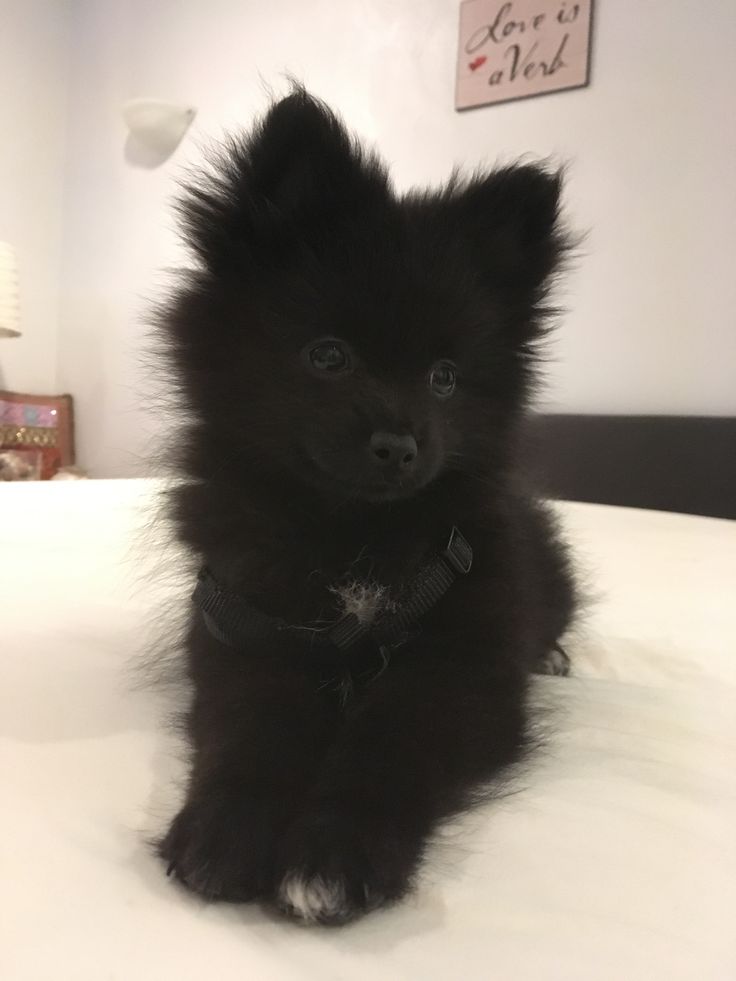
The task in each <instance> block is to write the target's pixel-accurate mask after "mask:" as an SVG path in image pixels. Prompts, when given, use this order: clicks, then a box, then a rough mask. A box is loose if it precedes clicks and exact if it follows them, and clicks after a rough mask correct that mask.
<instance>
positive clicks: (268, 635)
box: [192, 527, 473, 666]
mask: <svg viewBox="0 0 736 981" xmlns="http://www.w3.org/2000/svg"><path fill="white" fill-rule="evenodd" d="M472 564H473V549H472V548H471V546H470V544H469V543H468V542H467V540H466V539H465V538H464V537H463V536H462V534H461V533H460V531H459V530H458V529H457V528H455V527H454V528H453V529H452V532H451V534H450V538H449V541H448V542H447V545H446V546H445V547H444V548H443V549H442V550H440V551H439V552H437V553H436V554H435V555H434V556H433V557H432V558H431V559H429V560H428V561H427V562H426V563H425V564H424V565H423V566H422V568H421V569H420V570H419V572H418V573H417V575H416V576H415V577H414V578H413V579H412V580H410V582H409V583H408V584H407V585H406V587H405V588H404V590H402V593H403V595H405V597H406V598H405V599H404V600H403V602H401V603H400V604H399V605H398V606H396V607H393V608H392V610H391V612H389V613H386V614H384V615H383V616H381V617H380V618H379V619H378V620H377V621H376V622H374V623H367V624H366V623H363V622H361V620H360V619H359V618H358V616H357V615H356V614H355V613H347V614H345V615H344V616H342V617H341V618H340V619H339V620H338V621H337V622H335V623H332V624H330V625H329V626H326V627H310V626H302V625H299V624H290V623H287V622H286V621H285V620H282V619H280V618H279V617H274V616H270V615H269V614H267V613H263V612H262V611H261V610H259V609H258V608H257V607H256V606H254V605H253V603H251V601H250V600H249V599H247V598H245V597H244V596H240V595H238V594H237V593H234V592H231V591H230V590H228V589H227V588H225V587H224V586H222V585H221V584H220V583H219V582H218V581H217V579H215V577H214V576H213V575H212V573H211V572H210V571H209V569H207V568H204V569H202V571H201V572H200V573H199V577H198V580H197V586H196V589H195V590H194V594H193V596H192V599H193V600H194V603H195V604H196V605H197V607H198V608H199V609H200V610H201V612H202V616H203V619H204V622H205V625H206V626H207V629H208V630H209V632H210V634H211V635H212V636H213V637H215V638H216V640H218V641H220V642H221V643H223V644H227V645H228V646H229V647H232V648H235V649H239V648H246V647H248V646H250V645H252V644H253V643H254V642H258V641H265V640H273V639H275V638H278V637H283V638H284V639H286V638H290V639H292V640H297V641H299V642H301V643H302V644H303V645H304V646H306V647H308V648H310V650H313V649H315V648H317V649H321V650H326V651H331V652H334V653H340V654H344V653H345V652H347V651H349V650H350V649H351V648H352V647H354V646H355V645H356V644H357V643H358V642H359V641H362V640H365V639H370V640H371V641H372V642H373V643H374V644H375V645H376V647H377V649H378V651H379V653H380V655H381V658H382V660H383V664H384V666H385V664H386V663H387V662H388V658H389V655H390V654H391V652H392V651H393V650H395V649H397V648H398V647H400V646H401V645H402V644H403V643H405V642H406V640H407V639H408V637H409V631H410V628H412V627H414V626H415V625H416V623H417V622H418V621H419V620H420V619H421V618H422V617H423V616H424V615H425V613H427V612H428V611H429V610H430V609H431V608H432V607H433V606H434V605H435V604H436V603H437V602H438V600H440V599H441V597H442V596H444V595H445V593H446V592H447V591H448V589H449V588H450V587H451V586H452V584H453V583H454V582H455V581H456V579H458V577H459V576H465V575H467V574H468V573H469V572H470V568H471V566H472Z"/></svg>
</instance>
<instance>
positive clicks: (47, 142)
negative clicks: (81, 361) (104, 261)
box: [0, 0, 69, 394]
mask: <svg viewBox="0 0 736 981" xmlns="http://www.w3.org/2000/svg"><path fill="white" fill-rule="evenodd" d="M68 59H69V4H68V3H67V2H64V0H0V241H5V242H10V244H11V245H13V246H15V248H16V250H17V252H18V265H19V275H20V286H21V290H22V302H21V329H22V331H23V336H22V337H21V338H19V339H17V340H2V341H0V388H2V387H6V388H12V389H13V390H15V391H35V392H42V393H45V394H51V393H53V392H54V391H55V389H56V382H57V378H56V345H57V338H58V333H59V266H60V261H61V214H62V191H63V171H64V153H65V143H66V139H65V136H66V108H67V106H66V83H67V69H68Z"/></svg>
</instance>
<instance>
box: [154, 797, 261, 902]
mask: <svg viewBox="0 0 736 981" xmlns="http://www.w3.org/2000/svg"><path fill="white" fill-rule="evenodd" d="M274 840H275V839H274V831H273V822H272V818H271V812H270V808H268V807H266V806H264V805H263V804H261V803H258V802H253V801H244V800H241V799H235V800H232V799H231V800H228V799H224V800H221V801H219V802H217V803H215V802H213V801H208V800H200V801H190V802H189V803H187V804H186V805H185V806H184V807H183V808H182V810H181V811H180V812H179V813H178V814H177V816H176V817H175V818H174V820H173V822H172V824H171V827H170V828H169V830H168V832H167V834H166V835H165V836H164V837H163V839H162V840H161V841H160V842H159V843H158V852H159V855H160V856H161V858H162V859H163V860H164V861H165V862H166V865H167V875H173V876H175V877H176V878H177V879H178V880H179V881H180V882H181V883H182V884H183V885H185V886H186V887H187V888H188V889H191V890H192V891H193V892H196V893H199V895H201V896H203V897H204V898H205V899H220V900H225V901H229V902H248V901H250V900H253V899H256V898H258V897H259V896H261V895H262V894H263V893H264V892H265V891H266V888H267V886H268V884H269V882H270V880H271V876H272V874H273V855H274Z"/></svg>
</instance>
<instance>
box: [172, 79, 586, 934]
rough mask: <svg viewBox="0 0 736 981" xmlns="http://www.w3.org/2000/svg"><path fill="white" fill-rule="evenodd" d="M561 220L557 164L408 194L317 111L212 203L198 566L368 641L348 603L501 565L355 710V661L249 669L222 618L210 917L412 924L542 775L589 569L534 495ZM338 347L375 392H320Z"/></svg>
mask: <svg viewBox="0 0 736 981" xmlns="http://www.w3.org/2000/svg"><path fill="white" fill-rule="evenodd" d="M559 195H560V176H559V174H557V173H554V172H550V171H549V170H548V169H545V168H544V167H539V166H529V165H519V166H511V167H506V168H503V169H499V170H495V171H493V172H491V173H487V174H478V175H477V176H474V177H472V178H471V179H468V180H465V181H463V180H460V179H458V178H453V179H452V180H451V181H450V182H449V184H448V185H447V186H446V187H445V188H444V189H442V190H439V191H436V192H434V191H432V192H416V193H409V194H405V195H399V194H397V193H395V192H394V191H393V190H392V187H391V185H390V183H389V180H388V177H387V174H386V171H385V169H384V167H383V165H382V164H381V163H380V162H379V161H378V160H377V159H376V158H375V157H374V156H372V155H370V154H368V153H366V152H365V151H364V150H362V149H361V148H360V147H359V146H358V145H357V144H356V143H355V142H354V141H353V140H352V139H351V138H350V136H349V135H348V134H347V133H346V131H345V129H344V128H343V126H342V125H341V123H340V122H339V121H338V120H337V119H336V117H335V116H334V115H333V114H332V113H331V112H330V111H329V109H328V108H327V107H326V106H324V105H323V104H322V103H320V102H319V101H317V100H315V99H313V98H312V97H310V96H309V95H308V94H307V93H305V92H304V91H303V90H301V89H296V90H295V91H294V92H293V93H292V94H291V95H290V96H289V97H288V98H285V99H284V100H282V101H280V102H278V103H277V104H275V105H274V106H273V107H272V108H271V109H270V111H269V112H268V113H267V115H266V116H265V118H264V119H263V120H262V121H261V122H260V123H259V124H258V125H257V126H256V127H255V129H254V130H253V131H252V132H251V133H250V135H248V136H247V137H244V138H242V139H236V140H233V141H232V142H231V143H230V144H229V145H228V146H227V147H225V148H224V149H223V151H222V154H221V156H220V158H219V159H218V160H217V162H216V164H215V167H214V169H213V171H212V172H211V173H209V174H208V175H207V176H205V177H202V178H201V179H199V180H197V181H195V182H194V183H193V184H192V185H191V186H190V187H189V188H188V190H187V193H186V196H185V198H184V200H183V202H182V204H181V213H182V217H183V226H184V230H185V235H186V239H187V241H188V244H189V246H190V247H191V249H192V251H193V253H194V255H195V256H196V259H197V268H196V270H194V271H191V272H190V273H187V274H186V276H185V278H184V280H183V281H182V284H181V285H180V287H179V289H178V291H177V293H176V295H175V297H174V298H173V300H172V301H171V303H170V304H169V306H168V307H167V309H166V312H165V315H164V317H163V319H162V327H163V330H164V334H165V338H166V342H167V348H168V352H169V355H170V358H171V361H172V364H173V366H174V370H175V374H176V377H177V378H178V380H179V382H180V388H181V392H182V394H183V397H184V400H185V403H186V406H187V408H188V410H189V411H190V414H191V424H190V425H189V427H188V430H187V432H186V433H185V435H184V437H183V444H182V452H181V463H180V467H181V473H182V476H183V477H184V480H183V481H182V482H181V484H180V485H179V486H178V489H176V491H175V492H174V495H173V501H172V507H173V515H174V518H175V521H176V524H177V527H178V532H179V535H180V537H181V539H182V541H183V542H185V543H186V544H187V545H188V546H189V547H190V548H191V549H192V550H194V552H195V553H196V554H197V555H198V556H200V557H201V559H202V561H203V562H204V563H206V564H207V565H208V566H209V567H210V568H211V569H212V570H213V571H214V573H215V575H216V576H217V577H218V578H219V579H220V580H221V581H223V582H224V583H226V584H227V585H228V586H229V587H230V588H231V589H232V590H235V591H237V592H239V593H241V594H242V595H245V596H248V597H251V598H252V600H253V602H254V603H256V604H257V605H258V606H259V607H260V608H261V609H262V610H264V611H265V612H267V613H269V614H273V615H277V616H279V617H282V618H284V619H286V620H288V621H290V622H292V623H299V624H310V623H311V624H314V623H325V622H329V621H330V620H332V619H336V618H337V617H339V615H340V612H341V610H340V605H339V600H338V599H337V598H336V596H335V594H334V593H333V592H332V591H331V589H330V587H333V586H334V585H335V584H336V583H340V582H341V581H343V582H344V581H345V580H346V578H347V579H355V580H358V581H359V582H364V581H365V582H370V583H378V584H380V585H382V586H383V587H385V590H386V591H387V592H384V596H386V595H388V596H394V597H395V596H398V595H399V594H400V591H401V587H402V584H404V583H405V582H406V580H407V579H408V578H409V577H411V576H412V575H414V574H415V573H416V571H417V569H418V568H419V567H420V566H421V564H422V563H423V561H425V560H426V558H427V557H429V556H430V555H432V553H433V552H434V551H435V550H436V549H437V548H438V547H441V546H442V545H443V544H444V542H445V541H446V538H447V536H448V534H449V530H450V529H451V527H452V526H453V525H458V526H459V527H460V529H461V530H462V532H463V533H464V535H465V536H466V538H468V539H469V541H470V542H471V544H472V546H473V549H474V552H475V561H474V565H473V569H472V572H471V573H470V574H469V575H468V576H467V577H465V578H464V579H462V580H461V581H458V582H457V583H456V584H455V585H454V586H453V587H452V589H451V590H450V591H449V592H448V593H447V594H446V596H445V597H444V598H443V599H442V600H441V601H440V602H439V604H438V605H437V606H436V607H435V608H434V610H432V611H431V612H430V614H428V615H427V616H426V617H425V619H424V621H423V623H422V626H421V631H420V633H419V635H418V636H416V637H415V638H414V639H412V640H411V641H410V642H409V643H408V644H407V645H406V646H405V647H404V648H402V649H401V650H399V651H398V652H396V653H395V654H394V655H393V657H392V659H391V661H390V663H389V665H388V667H387V668H386V670H385V671H383V673H382V674H380V676H378V677H372V675H373V673H372V672H371V673H370V678H365V677H360V676H356V677H355V678H354V682H355V684H354V689H353V692H352V695H351V697H350V698H349V699H348V700H347V703H345V702H344V699H342V698H341V696H340V694H338V691H340V692H342V694H343V695H344V691H345V689H344V686H342V687H340V686H337V685H335V684H333V683H332V682H333V681H335V680H336V679H338V678H341V677H343V678H344V676H345V675H344V673H345V670H346V669H349V667H350V660H349V659H348V663H347V664H345V663H340V658H339V657H337V656H336V657H335V662H334V665H332V668H329V667H328V670H326V669H325V664H324V661H323V659H322V658H320V659H319V660H317V659H316V658H315V659H314V660H312V659H311V658H310V656H309V653H308V651H306V650H305V648H304V647H303V646H302V645H301V644H295V643H293V642H291V641H281V642H276V641H270V642H264V643H263V644H260V645H258V646H257V648H256V647H255V645H254V647H253V649H249V650H234V649H231V648H230V647H228V646H225V645H223V644H221V643H219V642H218V641H216V640H215V639H213V637H212V636H211V635H210V633H209V632H208V630H207V629H206V627H205V625H204V624H203V622H202V619H201V615H200V614H199V613H198V612H197V611H195V610H193V611H192V614H191V626H190V629H189V634H188V640H187V645H186V657H187V664H188V672H189V676H190V678H191V681H192V683H193V688H194V698H193V704H192V708H191V712H190V715H189V717H188V734H189V739H190V741H191V746H192V749H193V761H192V769H191V777H190V783H189V788H188V793H187V799H186V802H185V804H184V807H183V809H182V811H181V812H180V813H179V815H178V816H177V817H176V818H175V820H174V821H173V823H172V825H171V828H170V830H169V831H168V833H167V834H166V835H165V837H164V838H163V840H162V842H161V843H160V853H161V855H162V856H163V858H164V859H165V861H166V863H167V865H168V866H169V868H170V870H171V871H172V872H173V873H174V874H175V875H176V876H177V877H178V878H179V879H180V880H181V881H182V882H183V883H185V884H186V885H187V886H189V887H190V888H191V889H193V890H195V891H196V892H198V893H201V894H202V895H203V896H206V897H208V898H212V899H224V900H251V899H255V898H261V899H265V900H266V901H273V902H275V903H276V904H277V905H279V906H280V907H281V908H282V909H285V910H286V911H287V912H291V913H293V914H295V915H298V916H302V917H304V918H306V919H312V920H317V921H320V922H344V921H345V920H348V919H350V918H352V917H354V916H356V915H359V914H360V913H361V912H364V911H366V910H368V909H371V908H374V907H376V906H378V905H381V904H383V903H386V902H389V901H392V900H396V899H397V898H399V897H401V896H402V895H403V894H404V893H405V892H406V891H407V889H408V888H409V887H410V885H411V882H412V877H413V874H414V873H415V871H416V869H417V867H418V864H419V862H420V860H421V857H422V853H423V849H424V847H425V843H426V841H427V839H428V836H429V835H430V833H431V832H432V830H433V829H434V828H435V827H436V825H437V824H438V822H439V821H441V820H442V819H443V818H445V817H447V816H448V815H451V814H453V813H455V812H457V811H458V810H461V809H463V808H465V807H467V806H469V804H470V803H471V802H472V801H473V800H474V799H475V798H476V796H477V795H478V793H479V792H480V791H481V790H482V789H483V788H484V787H486V786H487V785H488V783H489V781H491V780H492V778H494V777H495V776H496V775H497V774H499V772H500V771H501V770H502V768H504V767H506V766H507V765H508V764H510V763H513V762H514V761H516V760H517V759H519V757H520V755H521V753H522V751H523V747H524V742H525V733H526V732H527V718H526V708H525V694H526V691H527V684H528V675H529V672H530V671H531V670H533V668H534V666H535V664H536V662H538V661H539V660H540V659H544V658H545V657H546V656H547V655H548V653H549V652H550V651H551V650H552V649H553V648H554V645H555V644H556V642H557V640H558V638H559V637H560V636H561V634H562V633H563V632H564V631H565V629H566V628H567V627H568V625H569V623H570V620H571V617H572V614H573V608H574V590H573V586H572V580H571V575H570V572H569V568H568V562H567V558H566V553H565V549H564V547H563V546H562V545H561V544H560V542H559V540H558V537H557V534H556V532H555V530H554V527H553V524H552V521H551V519H550V516H549V515H548V513H547V512H546V511H545V509H544V507H542V506H541V505H540V503H538V502H537V501H536V500H535V499H534V497H533V496H531V495H530V494H529V492H528V491H526V490H524V489H523V488H522V484H521V481H520V480H519V478H518V476H517V473H516V445H517V431H518V428H519V423H520V420H521V418H522V415H523V412H524V410H525V405H526V402H527V398H528V394H529V392H530V387H531V385H532V383H533V369H534V360H535V344H536V342H537V341H538V340H539V339H540V337H541V336H542V334H543V331H544V329H545V324H546V321H547V318H548V315H549V314H550V313H551V310H550V309H549V308H548V306H547V297H548V292H549V288H550V284H551V283H552V280H553V277H554V276H555V274H556V272H557V271H558V269H559V267H560V263H561V260H562V258H563V257H564V254H565V250H566V239H565V236H564V235H563V232H562V230H561V228H560V223H559V215H558V212H559ZM326 337H327V338H339V339H341V340H342V342H344V344H345V345H346V346H347V348H348V349H349V351H350V357H351V370H349V371H344V372H339V373H329V372H324V371H322V372H319V371H317V370H316V369H315V368H314V367H312V365H311V363H310V361H309V356H308V352H309V351H310V350H311V349H312V348H313V347H314V346H315V344H316V342H318V341H319V340H320V339H323V338H326ZM441 359H448V360H450V361H452V362H454V363H455V364H456V365H457V369H458V381H457V387H456V389H455V391H454V393H453V394H452V395H450V396H449V397H446V398H441V397H439V396H438V395H437V394H435V393H434V392H433V391H432V390H431V389H430V386H429V384H428V377H429V373H430V369H431V367H432V365H433V364H434V363H436V362H437V361H439V360H441ZM377 431H379V432H388V433H392V434H399V435H405V434H411V435H413V437H414V438H415V440H416V444H417V447H418V455H417V458H416V460H415V461H414V464H413V465H412V467H411V468H410V470H409V472H408V473H402V474H399V475H397V474H396V473H393V472H391V471H390V470H386V471H385V473H384V471H383V470H382V469H381V464H380V462H379V464H376V460H375V457H374V456H373V455H371V451H370V448H369V440H370V438H371V436H372V434H373V433H374V432H377ZM377 468H378V469H377ZM292 644H293V646H292ZM370 655H371V652H370V651H367V650H363V651H362V652H361V655H360V656H361V657H362V658H366V657H370ZM349 657H350V656H348V658H349ZM371 679H372V680H371Z"/></svg>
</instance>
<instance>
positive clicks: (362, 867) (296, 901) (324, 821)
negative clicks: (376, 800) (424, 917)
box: [276, 814, 421, 925]
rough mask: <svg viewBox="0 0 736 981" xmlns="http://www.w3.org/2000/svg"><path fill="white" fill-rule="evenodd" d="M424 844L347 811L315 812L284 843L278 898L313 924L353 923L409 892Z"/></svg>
mask: <svg viewBox="0 0 736 981" xmlns="http://www.w3.org/2000/svg"><path fill="white" fill-rule="evenodd" d="M420 847H421V846H420V845H419V844H412V845H410V844H407V843H406V842H401V841H400V840H399V837H398V836H397V835H396V834H395V833H394V832H393V831H391V830H389V829H387V828H385V827H381V828H378V827H370V826H369V825H368V824H367V823H366V822H365V821H361V822H358V821H356V820H354V819H351V818H349V817H347V816H345V815H338V814H320V815H312V816H310V817H308V818H305V819H303V820H301V821H300V822H299V823H298V824H297V825H295V826H294V827H292V829H291V831H290V832H289V833H288V834H287V836H286V839H285V841H284V842H283V845H282V848H281V852H280V860H279V865H278V869H279V871H278V875H277V888H276V902H277V904H278V906H279V908H280V909H281V910H282V911H283V912H284V913H286V914H288V915H290V916H294V917H296V918H297V919H301V920H304V921H306V922H309V923H323V924H334V925H339V924H343V923H347V922H349V921H350V920H353V919H355V918H356V917H358V916H361V915H362V914H364V913H367V912H369V911H370V910H373V909H376V908H378V907H379V906H383V905H385V904H387V903H390V902H394V901H395V900H397V899H400V898H401V897H402V896H403V895H404V894H405V893H406V892H407V890H408V889H409V888H410V885H411V876H412V872H413V871H414V869H415V868H416V865H417V863H418V860H419V852H420Z"/></svg>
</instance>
